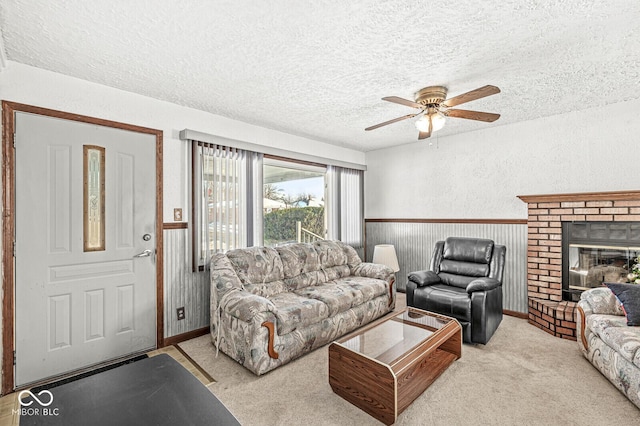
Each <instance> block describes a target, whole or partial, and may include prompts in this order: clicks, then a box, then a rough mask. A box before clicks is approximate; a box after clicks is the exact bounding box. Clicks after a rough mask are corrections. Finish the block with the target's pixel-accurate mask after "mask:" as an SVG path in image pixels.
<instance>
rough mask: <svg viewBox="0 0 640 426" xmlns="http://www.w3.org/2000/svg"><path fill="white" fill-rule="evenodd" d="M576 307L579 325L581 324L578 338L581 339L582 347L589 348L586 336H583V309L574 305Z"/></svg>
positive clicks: (585, 321) (584, 328) (584, 325)
mask: <svg viewBox="0 0 640 426" xmlns="http://www.w3.org/2000/svg"><path fill="white" fill-rule="evenodd" d="M576 309H577V310H578V311H580V325H581V327H580V331H581V333H580V340H581V341H582V346H584V349H585V350H589V343H587V336H585V333H584V331H585V330H586V327H587V320H586V317H585V314H584V310H583V309H582V308H581V307H580V306H576ZM576 331H577V330H576Z"/></svg>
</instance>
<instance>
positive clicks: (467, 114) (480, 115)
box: [446, 109, 500, 123]
mask: <svg viewBox="0 0 640 426" xmlns="http://www.w3.org/2000/svg"><path fill="white" fill-rule="evenodd" d="M446 114H447V116H449V117H455V118H466V119H468V120H478V121H486V122H487V123H492V122H494V121H496V120H497V119H498V118H500V114H494V113H492V112H480V111H469V110H466V109H450V110H447V112H446Z"/></svg>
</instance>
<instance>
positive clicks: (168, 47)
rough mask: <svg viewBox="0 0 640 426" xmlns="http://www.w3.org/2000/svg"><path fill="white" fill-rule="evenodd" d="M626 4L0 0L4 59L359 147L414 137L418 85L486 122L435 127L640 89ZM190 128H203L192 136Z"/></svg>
mask: <svg viewBox="0 0 640 426" xmlns="http://www.w3.org/2000/svg"><path fill="white" fill-rule="evenodd" d="M639 21H640V2H639V1H635V0H633V1H632V0H609V1H607V2H600V1H593V0H564V1H536V0H485V1H478V0H458V1H456V2H425V1H416V0H410V1H405V0H395V1H382V0H354V1H349V2H346V1H344V2H337V1H332V0H315V1H313V2H302V1H287V0H280V1H275V0H263V1H257V0H255V1H245V2H238V1H235V0H234V1H215V2H214V1H207V0H190V1H185V0H148V1H130V0H110V1H86V0H65V1H60V2H54V1H51V0H2V2H1V3H0V25H1V28H2V35H3V38H4V45H5V49H6V56H7V59H9V60H11V61H16V62H21V63H24V64H28V65H32V66H35V67H39V68H44V69H48V70H52V71H56V72H59V73H62V74H67V75H70V76H74V77H78V78H81V79H85V80H89V81H94V82H97V83H101V84H105V85H108V86H112V87H117V88H120V89H124V90H128V91H131V92H136V93H140V94H143V95H146V96H150V97H153V98H157V99H162V100H166V101H169V102H173V103H176V104H180V105H185V106H189V107H192V108H197V109H200V110H204V111H209V112H211V113H214V114H219V115H222V116H226V117H229V118H233V119H237V120H241V121H246V122H251V123H254V124H257V125H260V126H264V127H268V128H271V129H276V130H281V131H284V132H288V133H291V134H296V135H300V136H305V137H309V138H312V139H316V140H319V141H324V142H329V143H332V144H335V145H340V146H344V147H349V148H354V149H357V150H361V151H369V150H373V149H379V148H383V147H388V146H394V145H400V144H404V143H411V142H415V141H416V138H417V131H416V130H415V128H414V126H413V123H412V122H411V121H412V120H407V121H404V122H400V123H396V124H392V125H389V126H387V127H384V128H380V129H378V130H374V131H371V132H365V131H364V130H363V129H364V128H365V127H368V126H370V125H372V124H376V123H379V122H381V121H386V120H389V119H392V118H395V117H399V116H401V115H405V114H409V113H412V112H414V111H415V110H414V109H412V108H409V107H403V106H401V105H396V104H392V103H388V102H384V101H381V100H380V98H381V97H383V96H391V95H395V96H400V97H404V98H408V99H413V93H414V92H416V91H417V90H419V89H420V88H422V87H425V86H431V85H444V86H447V87H448V88H449V97H452V96H455V95H457V94H460V93H463V92H466V91H469V90H472V89H475V88H477V87H480V86H484V85H486V84H492V85H495V86H498V87H500V89H501V90H502V93H500V94H498V95H494V96H490V97H488V98H485V99H481V100H478V101H475V102H473V103H468V104H465V105H464V108H466V109H473V110H480V111H488V112H497V113H500V114H501V115H502V117H501V118H500V119H499V120H498V121H496V122H495V123H482V122H474V121H470V120H462V119H452V118H451V119H449V120H448V122H447V124H446V126H445V128H444V129H442V130H441V131H440V132H438V134H439V135H450V134H455V133H462V132H468V131H472V130H477V129H481V128H487V127H490V126H500V125H504V124H508V123H514V122H518V121H523V120H529V119H533V118H538V117H544V116H549V115H554V114H560V113H564V112H568V111H574V110H580V109H585V108H590V107H597V106H602V105H606V104H610V103H615V102H620V101H624V100H630V99H635V98H640V25H639V24H638V22H639ZM196 130H197V129H196Z"/></svg>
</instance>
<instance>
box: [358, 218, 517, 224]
mask: <svg viewBox="0 0 640 426" xmlns="http://www.w3.org/2000/svg"><path fill="white" fill-rule="evenodd" d="M364 222H365V224H366V223H486V224H498V225H526V224H527V219H365V220H364Z"/></svg>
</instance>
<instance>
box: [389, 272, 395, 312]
mask: <svg viewBox="0 0 640 426" xmlns="http://www.w3.org/2000/svg"><path fill="white" fill-rule="evenodd" d="M395 283H396V277H391V281H389V306H391V304H392V303H393V285H394V284H395Z"/></svg>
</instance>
